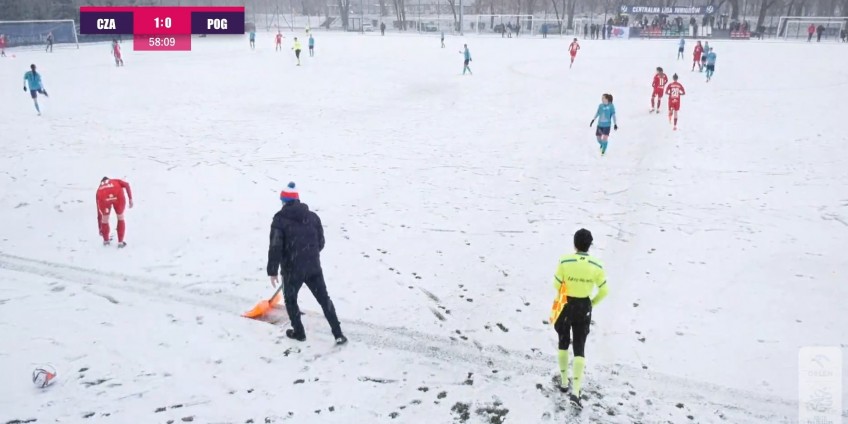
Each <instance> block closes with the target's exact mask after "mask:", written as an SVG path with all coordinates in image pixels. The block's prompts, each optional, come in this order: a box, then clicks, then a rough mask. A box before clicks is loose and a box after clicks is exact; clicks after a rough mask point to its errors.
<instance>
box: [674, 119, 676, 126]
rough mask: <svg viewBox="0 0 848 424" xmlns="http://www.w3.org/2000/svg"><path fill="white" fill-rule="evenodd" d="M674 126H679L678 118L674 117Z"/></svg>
mask: <svg viewBox="0 0 848 424" xmlns="http://www.w3.org/2000/svg"><path fill="white" fill-rule="evenodd" d="M674 126H675V127H676V126H677V118H674Z"/></svg>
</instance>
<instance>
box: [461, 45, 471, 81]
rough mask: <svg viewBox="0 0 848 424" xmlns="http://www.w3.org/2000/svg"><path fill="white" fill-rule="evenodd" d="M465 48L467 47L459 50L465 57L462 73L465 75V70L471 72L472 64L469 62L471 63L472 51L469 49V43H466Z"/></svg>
mask: <svg viewBox="0 0 848 424" xmlns="http://www.w3.org/2000/svg"><path fill="white" fill-rule="evenodd" d="M464 48H465V50H463V51H461V52H459V53H460V54H461V55H462V57H463V59H464V61H463V63H464V65H463V67H462V75H465V71H468V73H469V74H471V66H469V64H470V63H471V52H470V51H469V50H468V44H465V45H464ZM472 75H473V74H472Z"/></svg>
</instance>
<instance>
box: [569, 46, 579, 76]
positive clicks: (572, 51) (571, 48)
mask: <svg viewBox="0 0 848 424" xmlns="http://www.w3.org/2000/svg"><path fill="white" fill-rule="evenodd" d="M577 50H580V44H577V39H576V38H575V39H574V41H572V42H571V44H569V45H568V54H570V55H571V63H570V64H569V65H568V68H569V69H571V67H572V66H574V58H576V57H577Z"/></svg>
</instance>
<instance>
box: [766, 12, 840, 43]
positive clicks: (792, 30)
mask: <svg viewBox="0 0 848 424" xmlns="http://www.w3.org/2000/svg"><path fill="white" fill-rule="evenodd" d="M846 24H848V18H845V17H826V16H781V17H780V20H778V21H777V34H778V36H779V37H782V38H783V39H796V38H798V39H807V38H809V28H810V25H812V26H813V27H814V28H815V31H814V32H813V38H817V37H818V29H819V26H822V27H823V28H824V31H823V32H822V39H826V40H836V41H839V39H840V34H841V32H842V30H844V29H845V28H846Z"/></svg>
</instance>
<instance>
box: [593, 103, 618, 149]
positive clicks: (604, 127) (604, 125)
mask: <svg viewBox="0 0 848 424" xmlns="http://www.w3.org/2000/svg"><path fill="white" fill-rule="evenodd" d="M596 119H597V120H598V128H597V129H596V130H595V137H597V139H598V145H599V146H600V148H601V156H603V155H606V154H607V143H608V142H609V134H610V125H612V127H613V129H615V130H616V131H617V130H618V118H616V117H615V106H613V104H612V94H604V95H603V96H601V104H600V105H598V111H597V112H596V113H595V117H594V118H592V122H590V123H589V127H590V128H591V127H592V126H593V125H595V120H596Z"/></svg>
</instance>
